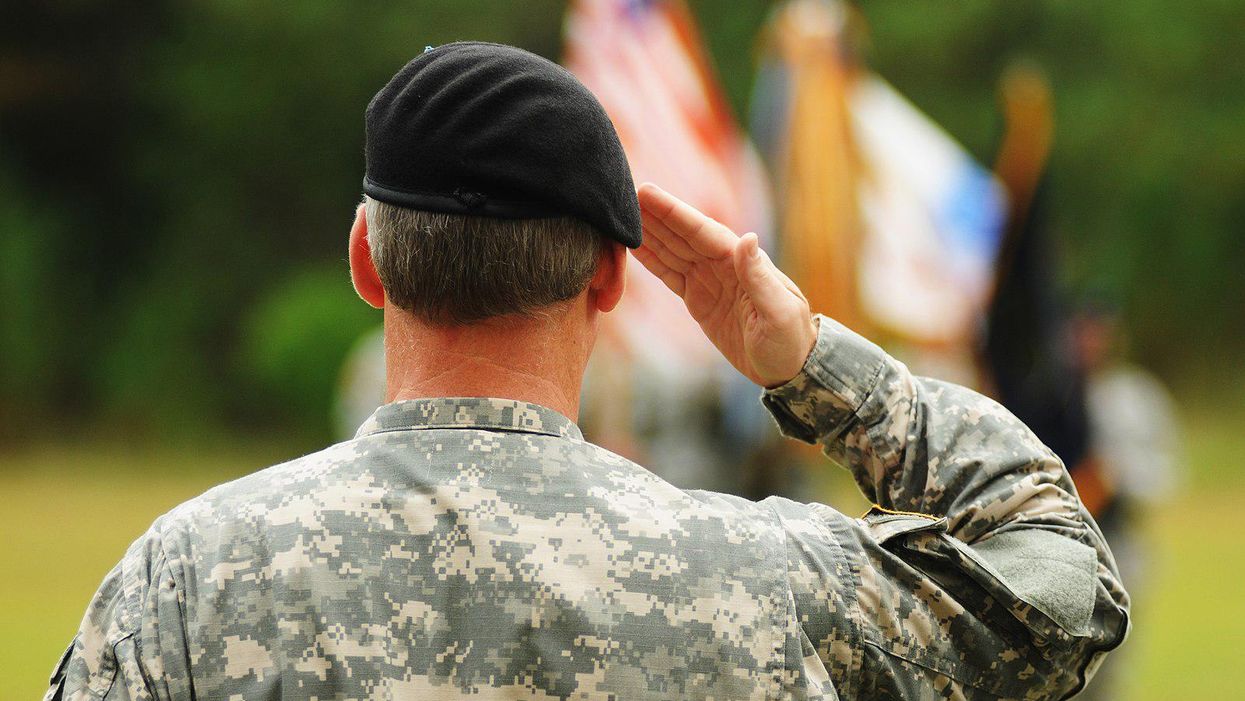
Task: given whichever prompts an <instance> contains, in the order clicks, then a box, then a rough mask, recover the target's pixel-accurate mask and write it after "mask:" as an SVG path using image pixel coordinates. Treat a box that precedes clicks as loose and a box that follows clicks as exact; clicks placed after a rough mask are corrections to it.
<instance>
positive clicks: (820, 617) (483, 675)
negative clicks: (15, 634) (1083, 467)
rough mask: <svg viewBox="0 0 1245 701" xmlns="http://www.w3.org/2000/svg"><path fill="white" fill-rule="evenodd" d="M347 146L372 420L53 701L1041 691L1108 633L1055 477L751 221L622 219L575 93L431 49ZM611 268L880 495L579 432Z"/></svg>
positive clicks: (1090, 658)
mask: <svg viewBox="0 0 1245 701" xmlns="http://www.w3.org/2000/svg"><path fill="white" fill-rule="evenodd" d="M366 154H367V175H366V178H365V181H364V190H365V192H366V193H367V197H366V199H365V203H364V205H361V206H360V207H359V209H358V211H357V213H356V217H355V222H354V226H353V228H352V230H351V232H350V244H349V250H350V268H351V273H352V276H353V280H354V284H355V288H356V290H357V291H358V293H359V295H360V296H361V297H362V298H363V299H364V300H366V301H367V302H369V303H371V304H372V305H374V306H376V307H381V308H383V309H384V316H385V350H386V361H387V378H388V383H387V384H388V396H387V401H389V403H388V404H386V405H384V406H382V407H381V408H380V409H379V410H377V412H376V413H375V414H374V415H373V416H372V417H371V418H370V419H369V420H368V421H367V422H366V423H365V424H364V425H363V426H362V428H360V429H359V432H358V435H357V436H356V437H355V438H354V439H353V440H349V441H346V442H344V443H340V444H337V445H334V446H332V447H330V448H327V449H325V450H323V451H321V452H318V453H315V454H312V455H308V456H306V457H302V458H299V459H297V460H293V461H291V462H288V463H285V464H283V465H278V466H276V467H272V468H269V469H266V470H263V471H261V472H258V473H255V474H253V475H250V476H248V477H244V478H242V479H240V480H237V481H235V482H231V483H228V484H225V485H222V486H220V487H217V488H215V489H213V490H211V491H209V492H207V493H206V494H204V495H202V496H200V497H197V498H195V499H192V500H190V501H189V502H187V503H185V504H183V505H181V506H179V507H177V508H175V509H173V510H172V511H170V512H169V513H167V514H165V515H164V516H162V517H160V518H159V519H157V520H156V522H155V523H154V524H153V525H152V527H151V529H150V530H149V531H148V532H147V533H146V534H144V535H143V536H142V537H140V538H139V539H138V540H137V541H136V542H135V543H134V544H133V545H132V546H131V547H130V549H129V550H128V552H127V553H126V554H125V556H124V557H123V558H122V560H121V562H120V564H119V565H118V566H117V567H116V568H115V569H114V570H113V571H112V572H111V573H109V574H108V575H107V577H106V578H105V580H104V583H103V585H102V586H101V587H100V589H99V592H98V594H97V595H96V596H95V598H94V600H93V601H92V602H91V604H90V607H89V608H88V610H87V613H86V616H85V618H84V619H83V622H82V626H81V630H80V631H79V632H78V635H77V637H76V638H74V640H73V642H72V644H71V645H70V646H69V649H68V650H67V651H66V653H65V655H64V658H63V660H62V661H61V663H60V664H59V665H58V666H57V668H56V671H55V672H54V674H53V677H52V685H51V690H50V691H49V693H48V698H49V699H62V698H63V699H80V698H105V699H125V698H135V699H137V698H142V699H191V698H201V699H270V698H271V699H275V698H278V697H280V698H299V699H310V698H351V699H357V698H415V699H418V698H459V697H464V698H465V697H469V696H470V697H476V698H495V699H529V698H530V699H548V698H558V699H641V698H652V699H659V698H716V699H743V698H756V699H761V698H819V699H897V698H905V699H944V698H973V699H976V698H981V699H985V698H991V699H993V698H998V697H1002V698H1016V699H1021V698H1023V699H1056V698H1065V697H1067V696H1069V695H1071V694H1073V693H1076V692H1077V691H1078V690H1079V689H1080V688H1082V686H1083V685H1084V684H1085V682H1086V681H1087V680H1088V679H1089V677H1090V676H1091V675H1092V674H1093V672H1094V670H1095V669H1096V667H1097V663H1098V662H1099V661H1100V660H1101V659H1102V656H1103V654H1104V653H1105V652H1106V651H1107V650H1110V649H1112V648H1114V647H1115V646H1117V645H1119V643H1120V642H1121V640H1122V639H1123V637H1124V635H1125V632H1126V630H1127V627H1128V615H1127V608H1128V598H1127V595H1126V594H1125V593H1124V591H1123V590H1122V589H1121V588H1120V585H1119V582H1118V579H1117V576H1116V571H1115V565H1114V563H1113V561H1112V558H1111V554H1110V553H1109V552H1108V550H1107V547H1106V545H1105V543H1104V542H1103V539H1102V537H1101V534H1100V533H1099V531H1098V528H1097V527H1096V526H1095V525H1094V523H1093V521H1092V520H1091V519H1090V517H1089V515H1088V514H1087V513H1086V512H1085V510H1084V508H1082V506H1081V504H1080V502H1079V501H1078V499H1077V496H1076V492H1075V490H1074V488H1073V486H1072V483H1071V481H1070V480H1069V478H1068V475H1067V473H1066V472H1065V470H1064V468H1063V466H1062V465H1061V464H1060V462H1059V460H1058V459H1057V458H1056V457H1055V456H1054V455H1053V454H1052V453H1051V452H1050V451H1049V450H1047V449H1046V448H1045V447H1044V446H1043V445H1042V444H1041V443H1040V442H1038V441H1037V440H1036V439H1035V438H1034V437H1033V435H1032V434H1031V433H1030V432H1029V431H1028V430H1027V429H1026V428H1025V427H1024V426H1023V425H1022V424H1020V423H1019V422H1018V421H1017V420H1016V419H1014V418H1013V417H1012V416H1011V415H1010V414H1008V413H1007V412H1006V411H1005V410H1003V409H1002V408H1001V407H999V406H998V405H997V404H995V403H993V402H991V401H990V400H988V399H985V398H983V397H981V396H979V395H977V394H974V393H973V392H971V391H968V390H966V389H963V388H961V387H957V386H954V385H950V384H945V383H940V382H936V381H933V380H927V379H922V378H917V377H913V376H912V375H911V374H909V372H908V371H907V369H906V368H905V367H904V366H903V365H902V364H900V363H898V362H897V361H895V360H894V359H892V358H890V357H889V356H887V355H886V354H885V353H884V352H883V351H882V350H880V349H879V348H878V347H877V346H874V345H873V344H871V343H869V342H868V341H866V340H865V339H863V338H861V337H859V336H857V335H855V334H854V333H852V332H851V331H849V330H848V329H846V328H844V327H843V326H841V325H840V324H838V323H836V322H835V321H833V320H831V319H828V318H825V317H821V316H813V315H811V314H810V312H809V308H808V304H807V302H806V301H805V299H804V297H803V296H802V295H801V294H800V292H799V290H798V289H797V288H796V287H795V286H794V285H793V284H792V283H791V281H790V280H789V279H787V278H786V277H785V276H784V275H783V274H782V273H781V272H779V271H778V269H777V268H775V267H774V266H773V264H772V263H771V262H770V260H769V258H768V257H767V256H766V255H765V254H764V253H763V252H762V251H760V250H759V249H758V247H757V240H756V236H755V235H753V234H747V235H745V236H743V237H739V236H737V235H736V234H735V233H733V232H731V231H729V230H727V229H726V228H725V227H723V226H721V225H719V224H717V223H716V222H714V221H712V220H710V219H707V218H705V217H704V216H702V215H701V214H700V213H699V212H697V211H696V210H694V209H692V208H691V207H690V206H688V205H686V204H685V203H683V202H680V201H679V200H677V199H675V198H674V197H672V196H671V195H669V194H667V193H665V192H663V191H662V190H660V189H658V188H657V187H654V186H650V185H646V186H644V187H642V188H641V189H640V191H639V193H638V202H637V193H636V191H635V190H634V189H633V186H632V183H631V180H630V176H629V173H628V170H627V163H626V159H625V157H624V155H623V152H622V149H621V147H620V146H619V142H618V139H617V137H616V135H615V133H614V131H613V128H612V126H611V125H610V122H609V120H608V119H607V118H606V116H605V113H604V112H603V111H602V110H601V108H600V106H599V105H598V104H597V102H596V101H595V100H594V99H593V97H592V96H591V95H590V94H589V93H588V92H587V90H586V89H584V88H583V86H582V85H580V84H579V83H578V82H577V81H576V80H575V79H574V78H572V77H571V75H570V74H569V73H566V72H565V71H563V70H562V69H561V68H559V67H557V66H556V65H554V64H552V63H550V62H548V61H545V60H543V59H540V58H538V57H536V56H533V55H531V54H528V53H526V52H523V51H520V50H518V49H514V48H511V47H505V46H497V45H492V44H481V43H457V44H450V45H446V46H443V47H440V48H436V49H431V50H429V51H426V52H425V53H424V54H422V55H421V56H419V57H417V58H415V59H414V60H413V61H411V62H410V63H409V64H407V66H406V67H404V68H403V69H402V70H401V71H400V72H399V73H398V74H397V75H396V76H395V77H394V78H393V79H392V81H391V82H390V83H389V84H388V85H386V86H385V87H384V88H383V89H382V90H381V91H380V93H378V94H377V96H376V97H375V98H374V99H373V101H372V103H371V104H370V105H369V107H368V113H367V147H366ZM637 205H638V206H637ZM641 231H643V243H642V245H641ZM627 247H631V248H633V249H634V254H635V257H636V258H637V259H638V260H639V261H640V262H641V263H643V264H644V265H645V266H647V267H648V268H649V269H650V270H652V271H653V272H654V273H655V274H656V275H658V276H659V277H660V278H661V279H662V280H663V281H664V282H665V283H666V284H667V285H668V286H669V287H670V289H672V290H673V291H674V292H675V293H677V294H679V295H680V296H681V297H682V298H683V300H684V302H685V303H686V306H687V309H688V311H689V312H690V313H691V315H692V316H693V317H694V318H695V319H696V320H697V321H699V323H700V325H701V327H702V328H703V329H704V332H705V333H706V335H707V336H708V337H709V338H710V339H711V340H712V341H713V342H714V344H715V345H716V346H717V348H718V349H719V350H720V351H721V352H722V354H723V355H724V356H725V357H726V358H727V359H728V360H729V361H730V362H731V363H732V364H733V365H734V366H735V367H736V368H737V369H738V370H739V371H740V372H741V373H743V374H744V375H745V376H746V377H748V378H749V379H750V380H752V381H753V382H754V383H756V384H757V385H760V386H761V387H763V388H765V389H764V392H763V396H762V401H763V402H764V404H765V406H766V407H767V408H768V409H769V411H770V412H771V413H772V415H773V417H774V419H775V420H776V421H777V423H778V425H779V426H780V427H781V429H782V430H783V432H784V433H785V434H786V435H788V436H791V437H793V438H796V439H799V440H802V441H807V442H818V443H820V444H821V445H822V446H823V447H824V448H825V451H826V453H827V454H828V455H829V456H830V457H831V458H832V459H834V460H836V461H838V462H839V463H841V464H842V465H844V466H845V467H847V468H848V469H850V470H851V471H852V473H853V474H854V475H855V477H856V480H857V482H858V483H859V485H860V488H861V489H862V490H863V491H864V493H865V495H866V496H867V497H868V498H869V499H870V500H871V501H873V502H874V503H876V507H874V508H873V509H871V510H870V511H869V512H868V513H867V514H865V515H864V516H863V517H861V518H851V517H849V516H846V515H844V514H842V513H839V512H837V511H835V510H834V509H832V508H830V507H828V506H824V505H821V504H800V503H795V502H792V501H787V500H784V499H779V498H770V499H766V500H765V501H761V502H752V501H748V500H745V499H741V498H738V497H729V496H725V495H721V494H715V493H711V492H702V491H684V490H680V489H677V488H675V487H673V486H671V485H669V484H667V483H665V482H663V481H662V480H660V479H658V478H657V477H655V476H654V475H652V474H651V473H649V472H647V471H646V470H644V469H643V468H642V467H640V466H638V465H635V464H633V463H631V462H629V461H627V460H625V459H623V458H620V457H618V456H616V455H613V454H611V453H609V452H607V451H605V450H603V449H601V448H598V447H596V446H594V445H592V444H589V443H586V442H584V441H583V440H582V439H581V437H580V432H579V429H578V428H577V427H576V425H575V423H574V421H573V418H572V417H575V416H576V413H577V409H578V407H577V403H578V397H579V389H580V380H581V376H582V371H583V368H584V366H585V363H586V362H587V360H588V356H589V354H590V352H591V350H592V344H593V340H594V337H595V333H596V329H597V325H598V323H599V321H600V319H601V316H602V315H603V314H605V313H608V312H609V311H610V310H611V309H612V308H613V307H614V306H615V305H616V304H617V302H618V301H619V299H620V297H621V295H622V294H623V273H624V266H625V265H626V264H627V256H626V250H627ZM653 342H654V343H660V342H661V339H659V338H655V339H653Z"/></svg>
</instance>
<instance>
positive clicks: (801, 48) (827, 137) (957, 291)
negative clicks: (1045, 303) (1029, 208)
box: [754, 0, 1006, 364]
mask: <svg viewBox="0 0 1245 701" xmlns="http://www.w3.org/2000/svg"><path fill="white" fill-rule="evenodd" d="M848 26H849V14H848V11H847V9H846V8H845V6H844V5H843V4H842V3H839V2H830V1H828V0H792V1H791V2H788V3H785V4H784V5H782V6H781V7H780V8H779V9H778V11H777V12H776V13H775V15H774V19H773V21H772V22H771V25H770V27H769V33H768V36H767V42H766V43H767V49H768V51H767V57H766V59H765V61H764V64H763V67H762V70H761V73H760V76H759V79H758V85H757V97H756V100H755V101H754V115H755V119H754V122H755V124H754V129H755V131H756V132H757V133H758V134H759V138H760V139H761V141H762V142H763V144H765V147H766V151H767V155H768V156H769V157H770V159H771V166H772V169H773V171H774V173H775V176H776V177H775V180H776V188H777V191H778V193H779V194H778V196H779V201H780V202H781V206H780V208H779V211H780V212H781V214H782V218H783V221H782V222H781V226H780V236H779V240H778V248H779V252H780V254H781V259H782V262H783V265H784V266H785V267H786V268H787V269H789V270H790V271H791V272H792V276H793V278H794V279H795V281H796V282H797V283H798V284H799V285H800V286H801V288H802V289H804V290H805V292H806V294H808V295H809V298H810V301H812V302H813V305H814V307H815V308H817V309H819V310H824V311H827V312H828V313H830V314H832V315H834V316H837V317H838V318H840V319H841V320H843V321H845V322H846V323H848V324H849V325H854V326H855V327H856V328H858V329H860V330H861V331H864V332H866V333H869V334H872V335H874V336H876V337H878V338H880V339H882V340H883V341H889V342H890V343H897V344H899V345H901V346H906V347H910V348H913V349H914V350H915V351H916V352H917V353H918V354H926V355H938V354H943V355H948V354H949V355H957V356H960V358H961V359H966V358H970V357H971V355H972V349H973V347H974V345H975V342H976V338H977V334H978V330H979V326H980V323H981V320H982V315H983V313H984V309H985V307H986V303H987V300H988V298H989V294H990V290H991V286H992V283H993V277H994V274H993V266H994V260H995V256H996V254H997V251H998V247H999V243H1000V237H1001V234H1002V230H1003V226H1004V222H1005V217H1006V198H1005V195H1004V191H1003V189H1002V188H1001V187H1000V185H999V184H998V183H997V182H996V181H995V180H994V178H993V177H992V176H991V175H990V173H989V172H988V171H987V170H986V169H984V168H982V167H981V166H980V165H978V164H977V163H976V162H974V161H973V159H972V157H971V156H969V154H968V153H967V152H966V151H965V150H964V149H963V148H962V147H961V146H959V145H958V144H957V143H956V142H955V141H954V140H953V139H952V138H951V137H950V136H949V135H948V134H947V133H946V132H945V131H943V130H942V129H941V128H939V127H938V126H937V125H936V124H934V123H933V122H932V121H931V120H930V119H929V118H927V117H926V116H925V115H923V114H921V112H920V111H919V110H917V109H916V107H914V106H913V105H912V104H911V103H910V102H908V101H907V100H905V99H904V98H903V97H902V96H900V95H899V93H897V92H896V91H895V90H894V88H892V87H891V86H890V85H889V84H887V83H886V82H885V81H883V80H882V79H881V78H879V77H878V76H876V75H875V74H872V73H870V72H868V71H867V70H865V69H863V68H861V67H859V66H858V65H856V64H855V62H854V61H853V60H852V59H851V58H850V50H849V47H848V46H847V41H846V40H845V34H846V30H847V28H848ZM960 364H963V363H962V362H961V363H960Z"/></svg>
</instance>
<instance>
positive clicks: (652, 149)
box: [564, 0, 773, 493]
mask: <svg viewBox="0 0 1245 701" xmlns="http://www.w3.org/2000/svg"><path fill="white" fill-rule="evenodd" d="M564 62H565V64H566V66H567V68H569V69H570V70H571V71H572V72H574V73H575V75H577V76H578V77H579V79H580V80H582V81H583V82H584V84H585V85H587V86H588V88H589V89H591V90H592V91H593V92H594V93H595V94H596V96H597V98H598V99H600V101H601V104H602V105H604V106H605V110H606V112H608V113H609V116H610V119H612V120H613V122H614V127H615V128H616V129H617V130H618V135H619V137H620V138H621V140H622V144H623V148H624V149H625V150H626V152H627V159H628V161H629V162H630V164H631V172H632V175H633V177H634V179H635V182H636V184H637V185H639V184H641V183H643V182H645V181H652V182H654V183H657V184H658V185H660V186H661V187H663V188H665V189H666V190H668V191H670V192H672V193H674V194H675V195H677V196H678V197H680V198H682V199H684V200H686V201H687V202H689V203H691V204H692V205H694V206H695V207H697V208H698V209H700V210H701V211H703V212H705V213H706V214H708V215H709V216H712V217H714V218H715V219H717V220H718V221H720V222H722V223H723V224H725V225H727V226H728V227H730V228H731V229H733V230H735V231H737V232H739V233H744V232H747V231H755V232H756V233H757V234H758V236H760V238H761V243H762V245H763V246H768V245H769V241H770V240H771V236H770V219H771V211H770V200H769V185H768V182H767V178H766V175H765V172H764V170H763V168H762V166H761V160H760V157H759V156H758V155H757V153H756V151H755V149H754V148H753V147H752V145H751V143H750V142H749V141H748V139H747V138H746V136H745V134H744V133H743V130H742V129H740V127H739V126H738V124H737V122H736V120H735V119H734V117H733V115H732V114H731V111H730V107H729V105H728V104H727V102H726V98H725V96H724V95H723V93H722V90H721V88H720V87H719V86H718V81H717V77H716V76H715V75H714V72H713V69H712V67H711V64H710V61H709V57H708V55H707V53H706V50H705V48H704V45H703V43H702V41H701V38H700V34H699V32H698V31H697V29H696V24H695V21H694V18H693V17H692V15H691V13H690V12H689V11H688V9H687V6H686V5H685V4H684V3H683V2H682V1H681V0H575V1H574V2H572V3H571V7H570V10H569V13H568V15H567V18H566V47H565V56H564ZM633 263H634V261H633ZM585 384H586V391H585V401H584V406H585V413H586V414H587V415H588V418H587V423H588V425H589V430H590V432H592V439H593V440H594V441H595V442H598V443H600V444H602V445H606V446H607V447H609V448H611V449H612V450H615V451H616V452H620V453H622V454H624V455H627V456H628V457H632V458H635V459H638V460H641V461H644V462H645V463H646V464H648V465H649V466H650V467H652V468H653V469H655V471H657V472H658V474H661V475H662V477H664V478H666V479H668V480H670V481H671V482H673V483H675V484H678V485H680V486H685V487H700V488H709V489H720V490H725V491H732V492H736V493H739V492H740V491H741V490H743V489H744V485H743V484H742V483H741V480H743V479H744V477H743V469H742V467H741V464H740V463H741V462H743V461H745V460H746V459H747V457H748V455H750V454H751V453H750V451H751V450H754V449H755V448H756V447H757V446H758V445H759V444H760V443H761V442H762V441H763V440H764V439H765V438H766V437H768V435H769V433H772V432H773V431H772V428H771V423H770V422H769V421H768V420H767V419H766V418H765V416H764V414H763V412H762V410H761V408H760V404H759V403H758V402H757V401H756V388H755V387H754V386H752V385H751V384H750V383H748V382H747V381H746V380H744V379H743V378H742V377H741V376H740V375H739V374H738V373H736V372H735V371H734V370H733V369H732V368H731V367H730V366H729V365H728V364H727V363H726V362H725V361H724V360H722V358H721V356H720V355H719V354H718V353H717V351H716V350H715V349H714V348H713V346H712V345H711V344H710V343H709V341H708V340H707V339H706V338H705V335H704V333H703V332H701V330H700V327H699V326H698V325H697V324H696V322H695V321H693V320H692V319H691V317H690V316H688V314H687V311H686V309H685V308H684V306H683V302H682V300H680V299H679V298H678V297H677V296H676V295H674V294H672V293H671V292H670V291H669V290H668V289H666V287H665V285H664V284H663V283H662V282H661V281H660V280H658V279H657V278H656V277H655V276H653V275H652V274H651V273H649V272H648V270H646V269H645V268H644V267H643V266H641V265H637V264H632V265H628V266H627V294H626V295H624V296H623V300H622V303H621V304H620V305H619V307H618V309H617V310H615V312H614V313H611V314H608V315H606V317H605V320H604V325H603V327H602V336H601V340H600V343H599V344H598V348H597V352H596V353H594V356H593V361H592V365H590V366H589V372H588V378H587V381H586V383H585ZM736 395H740V396H736Z"/></svg>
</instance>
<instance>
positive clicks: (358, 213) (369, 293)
mask: <svg viewBox="0 0 1245 701" xmlns="http://www.w3.org/2000/svg"><path fill="white" fill-rule="evenodd" d="M350 279H351V281H353V282H354V289H355V292H358V293H359V297H361V298H362V299H363V301H364V302H367V303H368V304H370V305H372V306H373V307H376V308H377V309H381V308H383V307H384V306H385V288H384V287H383V286H382V285H381V284H380V275H379V274H378V273H377V272H376V264H375V263H373V262H372V249H371V248H370V247H369V246H368V241H367V208H366V207H365V206H364V205H362V204H360V205H359V208H358V209H357V210H355V213H354V224H353V225H351V227H350Z"/></svg>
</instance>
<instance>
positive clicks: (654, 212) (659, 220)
mask: <svg viewBox="0 0 1245 701" xmlns="http://www.w3.org/2000/svg"><path fill="white" fill-rule="evenodd" d="M636 195H637V196H638V197H639V200H640V214H641V216H642V217H643V219H644V233H645V234H648V235H650V236H652V237H654V238H655V239H658V240H659V241H660V242H661V243H662V244H663V245H664V246H665V248H666V249H667V250H668V251H670V252H672V253H674V254H676V255H678V256H679V257H680V258H683V259H684V260H688V261H689V262H692V263H696V262H699V260H697V259H700V258H708V259H710V260H717V259H720V258H723V257H724V256H727V255H730V253H731V251H733V250H734V249H735V245H736V243H737V242H738V241H739V237H738V236H736V235H735V234H734V233H733V232H732V231H731V230H730V229H728V228H726V227H725V226H722V225H721V224H719V223H718V222H716V221H714V220H713V219H711V218H709V217H707V216H705V215H704V214H701V213H700V212H699V211H697V210H696V208H695V207H692V206H691V205H689V204H687V203H686V202H683V201H682V200H680V199H678V198H677V197H674V196H673V195H671V194H670V193H668V192H666V191H665V190H662V189H661V188H659V187H657V186H656V185H654V184H652V183H644V184H643V185H641V186H640V189H639V190H638V191H637V193H636Z"/></svg>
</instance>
